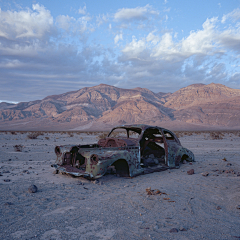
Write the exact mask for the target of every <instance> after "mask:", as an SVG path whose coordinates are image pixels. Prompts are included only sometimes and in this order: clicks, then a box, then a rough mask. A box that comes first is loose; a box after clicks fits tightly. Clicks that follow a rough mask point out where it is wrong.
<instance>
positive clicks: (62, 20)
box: [0, 4, 240, 101]
mask: <svg viewBox="0 0 240 240" xmlns="http://www.w3.org/2000/svg"><path fill="white" fill-rule="evenodd" d="M83 10H84V8H83ZM163 12H164V11H163ZM233 12H234V13H235V12H237V10H236V11H232V13H233ZM85 13H86V12H85ZM232 13H229V14H227V17H226V19H228V20H229V19H230V20H233V19H237V18H236V14H235V15H234V14H232ZM157 14H158V13H157V12H156V11H154V10H153V9H152V7H151V6H149V5H146V6H145V7H136V8H124V9H119V10H118V11H117V12H116V14H115V15H113V16H111V15H110V14H102V15H98V17H97V16H96V18H95V17H94V16H90V15H89V14H88V13H86V14H84V15H82V16H80V17H79V15H75V16H71V15H59V16H57V17H56V18H53V16H52V15H51V13H50V11H49V10H47V9H46V8H45V7H43V6H41V5H38V4H35V5H33V8H32V9H24V10H20V11H1V14H0V20H1V21H0V72H1V74H0V82H1V88H0V95H1V99H6V100H8V101H29V100H36V99H41V98H43V97H46V96H47V95H52V94H60V93H64V92H66V91H72V90H77V89H79V88H82V87H86V86H94V85H97V84H100V83H106V84H110V85H115V86H119V87H125V88H135V87H137V86H140V87H147V88H149V89H150V90H153V91H154V92H157V91H163V92H168V91H170V92H173V91H175V90H178V89H179V88H180V87H185V86H187V85H189V84H193V83H198V82H202V83H209V82H218V83H222V84H226V83H228V84H229V86H230V85H231V86H232V87H238V88H240V84H239V75H240V74H239V73H240V67H239V65H240V63H239V61H240V60H239V59H240V58H239V56H240V25H239V23H236V24H235V25H234V26H231V25H226V24H224V23H221V19H220V20H218V18H216V17H215V18H210V19H206V21H205V22H204V23H203V25H202V27H201V28H200V29H198V30H193V31H191V32H189V33H188V34H187V35H186V36H185V37H184V38H182V39H178V34H177V32H174V31H173V30H169V29H166V28H163V26H162V25H159V24H160V22H157V23H156V21H155V20H156V18H157V17H158V15H157ZM165 14H166V13H165ZM165 14H164V15H165ZM164 15H163V16H164ZM169 16H170V15H169ZM233 16H235V18H233ZM35 18H37V19H38V20H39V21H36V19H35ZM116 20H117V21H116ZM143 20H146V22H144V21H143ZM94 21H95V22H94ZM136 21H137V27H136V28H134V27H135V26H133V25H134V24H135V23H136ZM119 22H120V24H121V30H119V25H118V24H119ZM104 23H107V24H104ZM123 24H125V25H126V29H125V28H122V26H123ZM223 24H224V25H223ZM129 25H131V27H132V28H131V27H129ZM144 25H145V27H143V28H141V30H139V29H140V28H139V26H144ZM165 25H166V23H164V26H165ZM16 26H17V27H16ZM93 29H95V32H92V30H93ZM131 31H132V32H134V33H132V32H131ZM179 35H180V33H179ZM99 36H100V37H99ZM108 36H111V37H108ZM129 37H130V39H129ZM113 41H114V43H115V45H113V44H111V43H112V42H113ZM232 65H234V67H232ZM13 93H14V94H13Z"/></svg>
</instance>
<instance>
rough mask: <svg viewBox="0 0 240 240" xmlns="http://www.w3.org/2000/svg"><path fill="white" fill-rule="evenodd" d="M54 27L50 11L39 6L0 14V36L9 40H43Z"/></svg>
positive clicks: (34, 5) (35, 5)
mask: <svg viewBox="0 0 240 240" xmlns="http://www.w3.org/2000/svg"><path fill="white" fill-rule="evenodd" d="M52 27H53V17H52V16H51V13H50V11H49V10H46V9H45V7H44V6H42V5H39V4H33V5H32V10H30V9H27V10H26V11H23V10H22V11H19V12H16V11H15V12H11V11H1V14H0V36H1V37H4V38H7V39H18V38H42V37H44V36H45V35H47V34H49V32H50V31H51V28H52Z"/></svg>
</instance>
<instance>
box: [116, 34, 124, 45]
mask: <svg viewBox="0 0 240 240" xmlns="http://www.w3.org/2000/svg"><path fill="white" fill-rule="evenodd" d="M119 40H123V35H122V33H120V34H117V35H116V36H115V38H114V43H115V44H116V43H118V41H119Z"/></svg>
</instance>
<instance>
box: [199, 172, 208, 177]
mask: <svg viewBox="0 0 240 240" xmlns="http://www.w3.org/2000/svg"><path fill="white" fill-rule="evenodd" d="M201 174H202V176H204V177H207V176H208V175H209V173H208V172H204V173H201Z"/></svg>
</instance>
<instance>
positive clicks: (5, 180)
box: [3, 179, 11, 182]
mask: <svg viewBox="0 0 240 240" xmlns="http://www.w3.org/2000/svg"><path fill="white" fill-rule="evenodd" d="M3 181H4V182H10V181H11V180H10V179H4V180H3Z"/></svg>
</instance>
